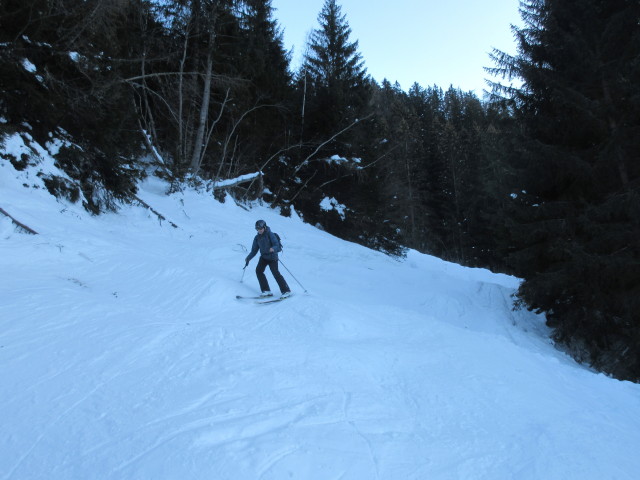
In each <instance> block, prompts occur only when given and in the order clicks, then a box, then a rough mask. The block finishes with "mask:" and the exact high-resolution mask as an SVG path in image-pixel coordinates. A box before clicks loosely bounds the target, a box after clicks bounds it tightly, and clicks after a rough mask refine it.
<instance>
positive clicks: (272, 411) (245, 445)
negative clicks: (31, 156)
mask: <svg viewBox="0 0 640 480" xmlns="http://www.w3.org/2000/svg"><path fill="white" fill-rule="evenodd" d="M9 147H11V148H18V147H19V145H17V144H16V143H15V142H14V143H11V142H8V143H7V146H6V147H5V148H7V149H8V148H9ZM38 168H40V169H43V168H45V169H53V168H54V167H53V166H52V162H46V161H44V162H42V163H41V165H40V167H38ZM38 168H34V167H31V168H29V169H27V170H24V171H21V172H18V171H16V170H15V169H14V168H13V167H12V165H11V164H10V163H9V162H7V161H5V160H0V208H3V209H4V210H5V211H6V212H7V213H9V214H10V215H11V216H13V217H14V218H15V219H17V220H19V221H20V222H22V223H24V224H25V225H27V226H29V227H30V228H32V229H34V230H35V231H37V232H38V235H28V234H26V233H24V232H19V231H18V230H19V229H17V228H16V227H15V225H14V224H13V222H12V221H11V220H10V219H9V218H8V217H6V216H3V215H2V216H0V413H1V418H2V422H1V425H2V427H1V428H2V435H0V480H28V479H47V480H58V479H60V480H62V479H65V480H66V479H74V480H90V479H100V480H111V479H113V480H116V479H117V480H129V479H130V480H147V479H149V480H164V479H166V480H182V479H187V480H190V479H198V480H199V479H201V480H211V479H216V480H243V479H246V480H267V479H274V480H283V479H304V480H338V479H343V480H344V479H353V480H369V479H389V480H396V479H415V480H422V479H429V480H440V479H492V480H499V479H519V480H522V479H544V480H549V479H558V480H560V479H562V480H567V479H576V480H585V479H594V480H596V479H597V480H602V479H637V478H638V475H639V473H638V472H640V459H639V456H638V455H637V453H638V449H639V448H640V386H639V385H636V384H632V383H629V382H620V381H616V380H614V379H611V378H608V377H607V376H605V375H602V374H597V373H594V372H593V371H590V370H589V369H587V368H585V367H583V366H580V365H578V364H576V363H575V362H574V361H573V360H571V359H570V358H568V357H567V356H565V355H564V354H563V353H561V352H559V351H558V350H556V349H555V348H554V347H553V345H552V344H551V342H550V341H549V332H548V330H547V329H546V327H545V326H544V318H543V317H541V316H538V315H535V314H533V313H530V312H527V311H513V310H512V305H511V303H512V299H511V295H512V294H513V293H514V291H515V289H516V288H517V286H518V280H517V279H515V278H512V277H508V276H505V275H497V274H493V273H491V272H489V271H486V270H481V269H470V268H464V267H461V266H458V265H455V264H451V263H446V262H444V261H441V260H438V259H436V258H433V257H429V256H426V255H422V254H419V253H417V252H413V251H410V252H409V253H408V255H407V257H406V259H394V258H390V257H388V256H385V255H383V254H381V253H378V252H375V251H372V250H368V249H366V248H364V247H362V246H359V245H355V244H352V243H348V242H345V241H342V240H339V239H337V238H335V237H332V236H331V235H329V234H327V233H325V232H322V231H320V230H318V229H316V228H314V227H313V226H310V225H307V224H305V223H303V222H302V221H301V220H300V218H298V217H297V215H295V214H294V215H293V216H292V217H290V218H285V217H282V216H279V215H278V212H277V211H275V210H273V209H270V208H267V207H266V206H260V205H254V206H253V207H252V208H251V209H247V208H242V207H240V206H237V205H236V204H235V203H234V202H233V201H232V200H231V199H228V200H227V201H226V202H225V203H219V202H217V201H216V200H215V199H213V198H212V196H211V194H207V193H206V192H197V191H193V190H189V189H185V190H184V191H183V192H179V193H175V194H172V195H167V194H166V190H167V185H166V184H164V183H163V182H162V181H160V180H158V179H157V178H155V177H149V179H147V180H146V181H145V182H144V183H142V184H141V185H140V192H139V196H140V198H141V199H142V200H144V202H145V203H147V204H148V205H149V206H151V207H152V208H153V209H154V210H155V211H156V212H158V213H161V214H162V215H163V216H165V217H166V220H165V221H161V220H160V219H159V218H158V216H157V215H156V214H154V213H153V212H151V211H150V210H148V209H146V208H143V207H142V206H125V207H123V208H122V209H121V210H120V211H119V212H118V213H112V214H105V215H101V216H97V217H96V216H91V215H89V214H88V213H87V212H86V211H84V210H83V209H82V207H81V206H80V205H75V204H70V203H66V202H64V201H56V200H55V199H54V198H53V197H52V196H51V195H50V194H49V193H48V192H47V190H46V189H45V188H43V185H42V181H41V179H40V178H39V177H37V176H36V173H37V170H38ZM260 218H262V219H264V220H266V222H267V224H268V225H269V226H270V227H271V228H272V230H273V231H275V232H277V233H279V235H280V236H281V237H282V241H283V243H284V245H285V251H284V254H283V255H282V256H281V260H282V261H283V262H284V265H281V270H282V272H283V273H284V275H285V278H286V279H287V281H288V283H289V285H290V286H291V287H292V289H293V291H294V296H293V297H291V298H290V299H287V300H285V301H282V302H279V303H274V304H271V305H256V304H255V303H254V302H253V301H251V300H244V301H239V300H236V298H235V296H236V295H238V294H240V295H253V294H256V293H257V288H258V284H257V280H256V278H255V274H254V270H253V268H254V266H255V265H256V261H255V259H254V261H253V262H252V264H251V265H250V267H249V268H247V269H246V271H245V272H244V276H243V268H242V267H243V266H244V258H245V256H246V255H247V249H248V248H249V247H250V245H251V242H252V239H253V236H254V235H255V230H254V229H253V226H254V223H255V221H256V220H258V219H260ZM170 222H173V223H174V224H175V225H177V227H178V228H174V227H172V226H171V224H170ZM285 266H286V268H287V269H288V270H286V269H285ZM292 275H293V276H292ZM268 278H269V279H270V283H271V286H272V288H274V289H277V285H276V283H275V282H274V281H273V278H272V277H271V276H270V274H269V273H268ZM241 280H242V281H241ZM305 290H306V293H305Z"/></svg>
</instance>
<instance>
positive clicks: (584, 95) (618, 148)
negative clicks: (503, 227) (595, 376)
mask: <svg viewBox="0 0 640 480" xmlns="http://www.w3.org/2000/svg"><path fill="white" fill-rule="evenodd" d="M522 13H523V19H524V20H525V23H526V24H525V27H524V28H522V29H519V30H517V38H518V42H519V49H518V54H517V55H516V56H514V57H510V56H508V55H505V54H503V53H501V52H496V53H495V55H494V58H495V59H496V61H497V62H498V68H497V70H498V71H501V72H502V73H505V74H512V75H516V76H519V77H521V78H522V79H523V81H524V85H523V86H522V87H521V88H518V89H512V90H510V91H509V89H502V92H503V93H504V92H506V93H507V94H509V95H510V98H511V100H512V105H513V108H514V111H515V113H516V118H517V119H518V121H519V122H520V125H521V127H522V129H523V135H524V148H522V149H521V152H520V154H519V155H517V156H516V157H514V165H516V166H518V167H520V168H521V169H522V171H523V173H524V176H523V181H522V191H523V193H522V195H520V196H519V198H518V200H517V201H518V202H519V206H518V208H517V209H516V214H517V216H516V218H515V220H516V223H515V224H514V225H513V229H512V231H513V239H512V241H513V242H514V244H515V248H516V249H517V252H515V253H514V255H513V256H512V259H511V262H512V265H513V266H514V267H515V268H516V271H517V273H518V274H519V275H521V276H523V277H524V278H525V282H524V283H523V284H522V286H521V288H520V290H519V296H520V299H521V300H522V301H523V302H524V303H526V305H528V306H529V308H532V309H536V310H538V311H542V312H545V313H546V314H547V319H548V322H549V324H550V325H551V326H552V327H554V328H555V330H554V336H555V338H556V339H557V340H558V341H559V342H561V343H563V344H565V345H567V346H568V347H569V348H570V350H571V351H572V353H573V354H574V355H575V356H576V357H577V358H579V359H581V360H584V361H587V362H589V363H591V364H592V365H594V366H595V367H597V368H599V369H602V370H604V371H606V372H609V373H611V374H613V375H615V376H617V377H619V378H626V379H632V380H639V379H640V315H638V311H640V241H639V240H638V239H639V238H640V223H639V222H640V162H639V161H638V152H639V151H640V114H639V112H640V61H639V59H640V27H639V24H638V18H640V4H639V3H638V2H637V1H636V0H581V1H577V0H527V1H525V2H522Z"/></svg>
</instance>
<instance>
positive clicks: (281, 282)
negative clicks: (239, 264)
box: [256, 257, 289, 293]
mask: <svg viewBox="0 0 640 480" xmlns="http://www.w3.org/2000/svg"><path fill="white" fill-rule="evenodd" d="M267 265H268V266H269V269H270V270H271V273H272V274H273V278H275V279H276V282H278V287H280V293H284V292H288V291H289V285H287V282H286V280H285V279H284V277H283V276H282V274H281V273H280V271H279V270H278V260H265V259H264V258H262V257H260V260H258V266H257V267H256V275H257V277H258V282H259V283H260V290H262V291H263V292H266V291H269V290H271V289H270V288H269V282H268V281H267V276H266V275H265V274H264V271H265V269H266V268H267Z"/></svg>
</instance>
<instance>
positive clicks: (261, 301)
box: [236, 295, 292, 305]
mask: <svg viewBox="0 0 640 480" xmlns="http://www.w3.org/2000/svg"><path fill="white" fill-rule="evenodd" d="M291 296H292V295H289V296H288V297H284V298H282V297H275V296H273V295H271V296H270V297H260V296H257V297H245V296H242V295H236V298H237V299H238V300H253V301H254V303H257V304H259V305H264V304H265V303H276V302H281V301H282V300H286V299H287V298H289V297H291Z"/></svg>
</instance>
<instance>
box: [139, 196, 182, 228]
mask: <svg viewBox="0 0 640 480" xmlns="http://www.w3.org/2000/svg"><path fill="white" fill-rule="evenodd" d="M134 198H135V199H136V200H137V201H138V202H139V203H140V205H142V206H143V207H145V208H146V209H148V210H149V211H150V212H151V213H153V214H154V215H155V216H157V217H158V219H159V220H160V225H162V221H163V220H166V221H167V222H169V225H171V226H172V227H173V228H178V226H177V225H176V224H175V223H173V222H172V221H171V220H167V219H166V218H165V216H164V215H162V214H161V213H160V212H158V211H156V210H154V209H153V207H152V206H151V205H149V204H148V203H146V202H145V201H144V200H141V199H140V198H138V197H137V196H136V195H134Z"/></svg>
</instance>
